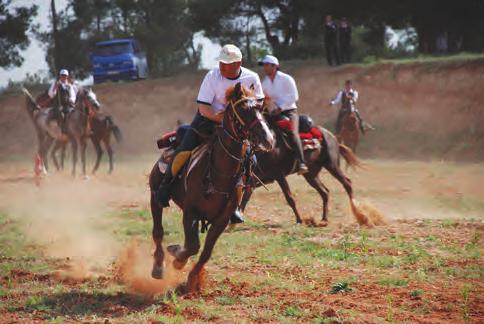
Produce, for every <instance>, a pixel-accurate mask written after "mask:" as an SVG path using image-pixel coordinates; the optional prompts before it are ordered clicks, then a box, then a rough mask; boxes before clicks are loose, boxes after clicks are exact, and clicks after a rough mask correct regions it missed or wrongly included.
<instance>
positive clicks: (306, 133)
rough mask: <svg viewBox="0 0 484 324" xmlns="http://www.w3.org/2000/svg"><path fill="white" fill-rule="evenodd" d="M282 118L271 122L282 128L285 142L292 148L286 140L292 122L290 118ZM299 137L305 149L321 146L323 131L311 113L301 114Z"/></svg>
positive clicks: (281, 131)
mask: <svg viewBox="0 0 484 324" xmlns="http://www.w3.org/2000/svg"><path fill="white" fill-rule="evenodd" d="M281 117H282V118H280V119H277V120H275V121H272V122H271V124H272V125H275V126H276V129H278V130H280V132H279V133H280V134H281V135H282V138H283V140H284V144H285V145H286V146H287V147H288V148H289V149H291V150H292V147H291V146H290V145H289V143H288V142H287V140H286V137H287V133H289V132H292V123H291V121H290V120H289V119H288V118H285V117H284V116H281ZM299 138H300V139H301V143H302V145H303V150H305V151H306V150H315V149H318V148H320V147H321V143H322V141H323V133H322V132H321V131H320V130H319V128H318V127H317V126H316V125H315V124H314V122H313V120H312V118H311V117H310V116H309V115H299Z"/></svg>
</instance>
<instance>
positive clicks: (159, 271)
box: [151, 267, 163, 279]
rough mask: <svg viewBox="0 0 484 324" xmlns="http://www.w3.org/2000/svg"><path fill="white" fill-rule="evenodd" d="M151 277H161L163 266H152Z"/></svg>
mask: <svg viewBox="0 0 484 324" xmlns="http://www.w3.org/2000/svg"><path fill="white" fill-rule="evenodd" d="M151 277H153V279H163V267H153V270H151Z"/></svg>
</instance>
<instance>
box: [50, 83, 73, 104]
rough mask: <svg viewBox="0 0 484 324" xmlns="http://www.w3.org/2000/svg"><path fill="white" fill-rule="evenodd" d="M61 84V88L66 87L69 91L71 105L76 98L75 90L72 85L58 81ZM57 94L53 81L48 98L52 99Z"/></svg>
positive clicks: (55, 84)
mask: <svg viewBox="0 0 484 324" xmlns="http://www.w3.org/2000/svg"><path fill="white" fill-rule="evenodd" d="M59 82H60V83H61V86H64V87H67V90H68V91H69V101H70V102H71V103H75V102H76V97H77V88H75V87H74V85H72V84H70V83H69V82H68V81H65V82H62V81H60V80H59ZM56 94H57V81H54V82H53V83H52V84H51V86H50V88H49V91H48V95H49V97H50V98H54V97H55V96H56Z"/></svg>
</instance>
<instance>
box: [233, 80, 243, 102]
mask: <svg viewBox="0 0 484 324" xmlns="http://www.w3.org/2000/svg"><path fill="white" fill-rule="evenodd" d="M242 95H243V93H242V85H241V84H240V82H237V84H236V85H235V87H234V97H235V98H240V97H242Z"/></svg>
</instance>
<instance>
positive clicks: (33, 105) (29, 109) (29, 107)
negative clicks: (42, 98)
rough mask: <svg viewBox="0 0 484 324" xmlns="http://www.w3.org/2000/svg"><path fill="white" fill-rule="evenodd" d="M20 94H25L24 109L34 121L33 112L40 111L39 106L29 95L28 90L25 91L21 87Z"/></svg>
mask: <svg viewBox="0 0 484 324" xmlns="http://www.w3.org/2000/svg"><path fill="white" fill-rule="evenodd" d="M22 92H23V93H24V94H25V98H26V99H27V104H26V105H25V108H26V109H27V113H28V114H29V116H30V118H32V120H33V119H34V112H35V111H36V110H40V108H39V106H38V105H37V103H36V102H35V100H34V98H33V97H32V95H31V94H30V92H29V90H27V89H25V88H24V87H22Z"/></svg>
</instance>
